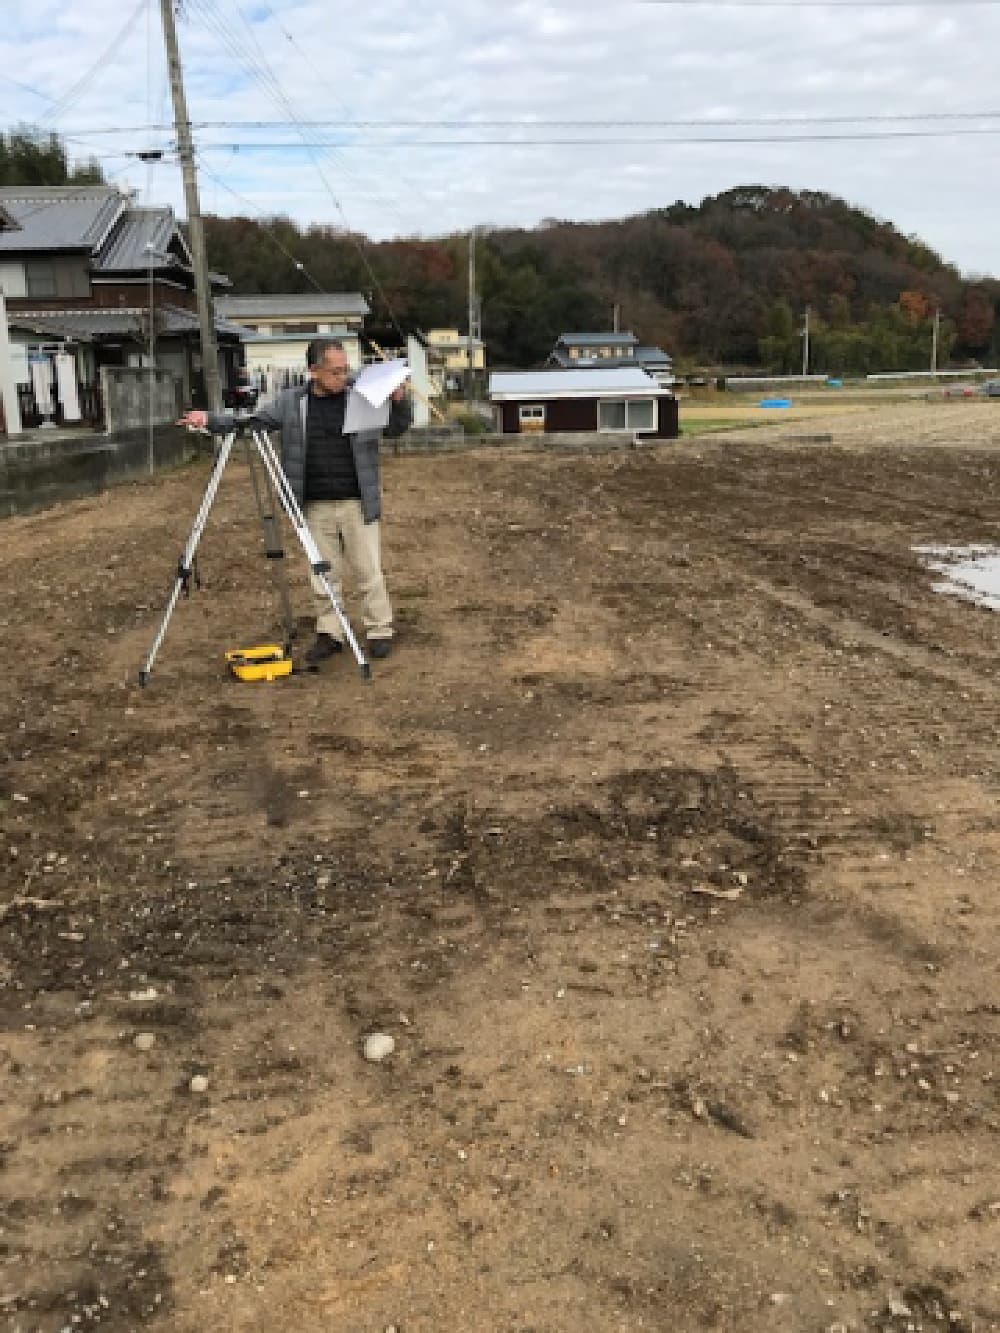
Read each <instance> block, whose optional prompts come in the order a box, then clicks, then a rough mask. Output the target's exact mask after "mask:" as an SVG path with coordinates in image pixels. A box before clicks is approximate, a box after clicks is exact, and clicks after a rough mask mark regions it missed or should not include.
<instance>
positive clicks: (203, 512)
mask: <svg viewBox="0 0 1000 1333" xmlns="http://www.w3.org/2000/svg"><path fill="white" fill-rule="evenodd" d="M238 439H242V440H244V441H245V442H246V444H247V461H248V463H249V465H250V478H251V481H252V482H253V488H254V495H255V497H256V500H257V509H258V512H259V514H260V517H261V522H262V523H263V525H264V540H265V545H266V547H267V557H268V559H269V560H280V559H282V558H283V557H284V554H285V553H284V550H283V549H282V547H281V534H280V530H279V527H278V522H277V519H276V517H275V515H274V514H273V512H269V511H268V509H267V508H266V507H265V504H264V497H263V496H262V494H261V490H260V487H259V485H258V482H257V476H256V473H255V472H254V465H253V451H252V450H253V449H256V451H257V454H258V456H259V457H260V461H261V462H262V463H263V465H264V473H265V478H266V489H267V493H268V497H269V499H270V500H271V501H272V504H271V510H272V511H273V508H274V506H273V499H274V496H275V495H277V498H278V500H279V502H280V504H281V507H282V509H284V511H285V513H286V514H287V515H288V519H289V522H290V523H291V525H292V527H293V528H294V529H295V535H296V537H298V539H299V542H300V543H301V546H302V549H303V551H304V552H305V555H306V559H307V560H308V561H309V568H310V570H311V571H312V573H313V574H314V575H315V577H316V580H317V582H318V583H319V584H320V586H321V587H322V589H323V592H324V593H326V595H327V597H328V598H329V599H330V606H331V607H332V608H333V612H334V614H335V615H336V617H337V619H338V621H339V622H340V627H341V629H342V630H343V632H344V638H345V639H346V641H347V643H348V645H349V646H350V649H351V651H352V652H353V654H354V657H355V660H356V661H357V664H358V666H359V667H360V668H361V674H362V675H363V676H364V677H365V679H366V680H368V679H370V678H371V674H372V669H371V664H370V663H369V662H368V660H367V658H366V657H365V655H364V653H363V652H362V651H361V648H360V646H359V644H358V641H357V639H356V638H355V636H354V632H353V630H352V629H351V625H350V622H349V620H348V619H347V615H346V614H345V612H344V608H343V606H342V605H341V603H340V600H339V599H338V598H337V596H336V594H335V593H334V591H333V589H332V588H331V587H330V582H329V580H328V579H327V574H328V573H329V571H330V562H329V561H328V560H324V559H323V557H322V555H321V554H320V551H319V547H318V546H317V545H316V542H315V540H314V538H313V535H312V533H311V532H310V531H309V528H308V526H307V524H306V520H305V515H304V514H303V513H302V507H301V505H300V504H299V502H298V500H297V499H296V498H295V492H294V491H293V490H292V487H291V483H290V482H289V480H288V478H287V477H286V476H285V473H284V470H283V468H282V466H281V460H280V459H279V458H278V453H277V450H276V449H275V447H274V445H273V444H272V443H271V440H270V437H269V436H268V434H267V432H266V431H264V430H261V429H260V428H259V427H257V426H255V425H254V418H253V416H252V415H240V414H237V416H236V420H235V423H234V426H233V429H232V430H231V431H230V432H229V434H228V435H227V436H226V437H225V439H224V440H223V442H222V444H221V446H220V447H219V450H218V453H217V454H216V456H215V462H214V463H213V465H212V472H211V475H210V476H209V479H208V485H207V486H206V488H205V494H204V496H203V497H202V501H201V506H200V508H199V509H198V513H197V515H196V516H195V520H194V526H193V527H192V528H191V535H190V536H189V537H188V539H187V545H186V546H185V547H184V551H183V553H182V554H181V557H180V559H179V561H178V562H177V578H176V579H175V581H174V586H173V590H172V592H171V594H170V600H169V601H168V602H167V609H166V611H165V612H164V616H163V620H162V621H161V622H160V628H159V629H158V630H157V633H156V638H155V639H154V640H153V646H152V647H151V648H150V650H149V655H148V656H147V658H146V661H145V664H144V665H143V667H142V669H141V671H140V672H139V684H140V685H145V684H146V683H147V681H148V680H149V677H150V675H151V673H152V670H153V663H154V662H155V661H156V655H157V653H158V652H159V651H160V645H161V644H162V643H163V640H164V638H165V636H166V633H167V626H168V625H169V624H170V617H171V616H172V615H173V613H174V608H175V607H176V605H177V602H178V600H179V598H180V596H181V594H182V593H183V594H184V596H185V597H187V596H190V592H191V580H192V577H193V578H194V580H195V583H196V585H197V584H198V575H197V567H196V564H195V552H196V551H197V549H198V542H199V541H200V540H201V534H202V532H203V531H204V530H205V524H206V523H207V522H208V515H209V512H210V510H211V508H212V504H213V503H214V501H215V495H216V492H217V491H218V489H219V483H220V481H221V480H222V474H223V472H224V471H225V470H226V464H227V463H228V461H229V455H230V454H231V453H232V450H233V446H234V444H235V443H236V441H237V440H238ZM251 446H252V448H251ZM277 577H278V581H279V588H280V592H281V598H282V606H283V610H284V615H285V624H286V632H287V633H288V635H289V637H291V635H292V633H293V632H294V622H293V618H292V609H291V602H290V600H289V597H288V587H287V584H286V583H285V581H284V575H283V574H280V573H279V574H278V575H277Z"/></svg>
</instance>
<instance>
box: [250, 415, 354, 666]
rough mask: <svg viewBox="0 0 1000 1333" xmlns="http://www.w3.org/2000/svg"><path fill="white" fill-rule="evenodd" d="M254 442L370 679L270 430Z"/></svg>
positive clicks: (255, 435)
mask: <svg viewBox="0 0 1000 1333" xmlns="http://www.w3.org/2000/svg"><path fill="white" fill-rule="evenodd" d="M253 441H254V444H255V445H256V446H257V452H258V453H259V454H260V458H261V462H262V463H263V464H264V467H265V469H266V470H267V475H268V477H269V479H270V481H271V485H272V486H273V487H274V489H275V491H277V494H278V499H279V500H280V501H281V507H282V508H283V509H284V511H285V513H286V514H287V515H288V519H289V522H290V523H291V525H292V527H293V528H294V529H295V535H296V537H298V539H299V542H300V544H301V546H302V549H303V551H305V554H306V559H307V560H308V561H309V567H310V569H311V570H312V572H313V574H314V575H315V577H316V580H317V582H318V583H319V584H320V586H321V587H322V589H323V591H324V592H325V593H326V595H327V597H328V598H329V599H330V606H331V607H332V608H333V613H334V615H335V616H336V617H337V620H338V621H339V622H340V628H341V629H342V630H343V632H344V638H345V639H346V640H347V642H348V644H349V646H350V649H351V652H352V653H353V654H354V657H355V660H356V661H357V664H358V666H359V667H360V668H361V674H362V675H363V676H365V678H366V679H367V678H370V676H371V674H372V669H371V664H370V663H369V661H368V659H367V658H366V657H365V655H364V653H363V652H362V651H361V648H360V646H359V644H358V641H357V639H356V638H355V637H354V631H353V630H352V629H351V623H350V621H349V620H348V619H347V615H346V614H345V612H344V608H343V606H342V605H341V604H340V601H339V599H338V598H337V596H336V594H335V593H334V591H333V589H332V588H331V587H330V581H329V579H328V578H327V577H326V576H327V574H328V573H329V570H330V564H329V561H327V560H324V559H323V556H322V554H321V553H320V550H319V547H318V546H317V545H316V542H315V540H314V538H313V535H312V533H311V532H310V531H309V527H308V524H307V523H306V520H305V515H304V514H303V512H302V507H301V505H300V504H299V502H298V500H297V499H296V498H295V492H294V491H293V490H292V487H291V484H290V483H289V480H288V478H287V477H286V476H285V473H284V470H283V469H282V466H281V462H280V460H279V458H278V454H277V451H276V450H275V447H274V445H273V444H272V443H271V441H270V438H269V437H268V435H267V432H266V431H262V430H254V431H253Z"/></svg>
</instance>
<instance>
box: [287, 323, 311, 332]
mask: <svg viewBox="0 0 1000 1333" xmlns="http://www.w3.org/2000/svg"><path fill="white" fill-rule="evenodd" d="M318 329H319V325H318V324H315V323H313V324H286V325H285V326H284V329H283V330H281V331H282V332H284V333H316V332H317V331H318Z"/></svg>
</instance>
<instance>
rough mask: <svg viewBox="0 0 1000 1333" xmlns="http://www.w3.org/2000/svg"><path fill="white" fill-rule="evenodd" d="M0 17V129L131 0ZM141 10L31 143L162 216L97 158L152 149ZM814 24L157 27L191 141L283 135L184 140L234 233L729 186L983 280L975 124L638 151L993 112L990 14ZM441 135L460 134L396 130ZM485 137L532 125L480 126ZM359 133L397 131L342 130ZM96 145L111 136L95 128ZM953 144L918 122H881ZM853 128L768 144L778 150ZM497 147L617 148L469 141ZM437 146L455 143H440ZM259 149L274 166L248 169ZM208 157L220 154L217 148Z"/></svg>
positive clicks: (475, 4) (622, 21)
mask: <svg viewBox="0 0 1000 1333" xmlns="http://www.w3.org/2000/svg"><path fill="white" fill-rule="evenodd" d="M4 8H5V11H6V10H7V9H8V8H12V9H13V11H14V13H13V15H12V16H11V17H10V18H8V15H7V14H6V12H5V28H4V31H3V34H2V35H0V70H2V71H4V74H2V75H0V124H6V125H13V124H15V123H17V122H18V121H34V120H38V119H39V118H40V116H41V115H42V113H44V112H45V111H46V109H47V108H49V107H51V106H52V104H53V103H54V102H58V101H59V99H61V98H63V97H64V96H65V95H66V93H67V92H68V91H69V90H71V89H73V88H74V86H75V85H77V84H78V83H79V82H80V80H81V79H82V77H83V75H84V74H86V73H87V72H88V70H90V69H91V66H93V65H95V62H97V61H98V58H99V57H100V55H101V54H102V52H103V51H105V50H106V49H107V48H108V46H109V43H112V42H113V40H114V39H115V37H116V34H119V33H120V32H121V31H122V29H123V27H124V25H125V24H126V20H128V19H129V17H130V16H131V15H132V14H133V13H135V12H136V4H135V3H134V2H133V0H88V3H87V4H86V5H77V6H67V5H65V4H64V3H63V0H58V3H57V2H56V0H35V2H34V3H33V4H32V5H31V6H30V7H29V6H27V5H14V6H9V5H8V6H4ZM156 10H157V7H156V5H155V4H154V5H151V6H149V7H148V14H147V12H146V11H145V10H143V11H142V12H140V13H139V14H138V17H137V18H136V20H135V22H133V23H132V25H131V27H130V29H129V31H128V33H127V35H125V36H123V37H122V38H121V40H120V41H118V42H115V43H114V46H113V49H112V50H111V52H110V53H109V55H108V58H107V60H106V61H105V62H104V63H103V64H102V65H101V66H100V67H98V68H95V69H94V70H93V72H92V74H91V77H90V78H89V79H88V80H87V81H86V82H85V83H84V84H83V86H82V87H81V88H79V89H78V92H77V95H76V97H75V100H74V102H73V104H72V105H71V106H69V107H68V108H67V109H66V110H65V112H64V113H63V114H62V115H61V116H59V117H57V118H56V119H55V121H54V122H52V123H53V124H54V127H55V128H57V129H59V130H60V131H63V132H64V133H66V134H67V135H68V136H70V139H71V148H72V150H73V151H74V152H76V153H79V154H80V155H84V154H85V153H86V152H88V151H95V152H97V153H99V154H100V155H101V156H102V157H105V156H106V159H107V160H106V161H105V167H106V169H107V170H108V171H109V173H116V174H115V177H114V178H115V179H116V180H118V181H121V182H126V183H128V184H130V185H131V186H133V187H135V188H136V189H138V190H139V191H140V193H141V194H142V195H143V196H144V197H145V196H146V195H147V194H148V196H149V197H150V198H151V199H154V200H157V201H167V202H170V203H172V204H173V205H174V206H175V207H176V208H177V209H178V211H182V210H183V194H182V190H181V184H180V176H179V171H178V169H177V167H176V165H174V164H171V165H162V166H157V167H155V168H148V167H146V166H143V165H141V164H139V163H138V162H137V161H136V160H135V159H134V158H128V157H122V156H114V154H120V153H122V152H129V151H132V152H134V151H136V150H137V149H140V148H144V147H146V146H147V145H148V144H149V143H150V142H153V143H156V144H159V145H164V146H165V145H166V144H168V143H169V142H171V141H172V138H173V136H172V133H171V132H170V131H169V130H164V131H162V132H160V133H158V134H153V135H150V134H148V133H146V132H144V131H141V130H139V128H138V127H139V126H141V125H144V124H146V123H147V121H149V120H153V121H154V122H160V123H167V124H169V122H170V120H171V109H170V99H169V94H168V90H167V82H166V75H165V64H164V60H163V54H162V35H161V33H160V31H159V23H158V17H157V14H156ZM836 10H837V6H836V2H835V0H831V3H830V4H828V5H826V6H807V7H803V8H801V9H795V8H792V7H789V6H783V7H767V6H763V5H761V6H750V5H745V6H742V7H740V6H722V5H713V4H709V3H705V4H702V5H697V6H696V5H688V6H682V5H656V4H643V3H638V2H637V0H618V3H616V4H614V5H608V4H607V3H606V0H575V2H574V0H565V2H564V3H555V2H554V0H515V3H508V4H506V5H503V6H501V5H499V4H497V3H492V2H491V3H486V0H462V3H458V0H438V3H437V4H436V5H434V6H426V7H419V8H417V7H414V6H412V5H411V4H410V3H409V0H382V2H381V3H380V4H379V5H378V6H375V7H373V8H371V9H368V10H362V9H361V8H360V7H355V9H354V10H353V11H352V10H351V9H350V8H348V7H346V6H331V5H330V4H329V3H328V0H185V4H184V5H183V7H182V17H181V18H180V20H179V29H180V34H181V43H182V50H183V56H184V64H185V75H186V83H187V89H188V101H189V104H190V111H191V115H192V118H193V120H194V121H195V122H196V123H204V122H225V121H228V122H231V121H247V120H258V121H277V122H284V128H282V127H281V126H280V125H276V126H274V127H269V128H262V129H260V130H252V129H249V128H246V127H233V128H225V127H220V128H204V129H199V130H198V132H197V137H198V144H199V151H200V154H201V160H202V162H203V164H204V167H205V168H206V170H205V172H204V173H203V174H202V177H201V185H202V194H203V199H204V205H205V207H206V208H210V209H212V210H214V211H219V212H238V211H252V210H250V209H249V208H246V207H245V206H244V205H243V204H241V202H240V201H239V200H237V199H235V198H234V197H233V196H232V194H230V193H229V192H228V190H234V191H236V192H237V193H238V194H240V195H244V196H246V197H247V198H249V199H251V200H252V201H253V203H254V204H255V205H256V206H257V208H258V209H260V211H261V212H264V213H274V212H285V213H288V214H290V215H291V216H293V217H295V218H296V219H297V220H298V221H300V222H303V223H309V222H320V223H326V224H331V225H343V224H344V222H345V219H346V221H347V222H348V223H349V224H350V225H351V226H352V227H354V228H356V229H357V230H360V231H364V232H367V233H368V234H369V235H372V236H376V237H384V236H388V235H398V234H421V235H433V234H438V233H443V232H448V231H454V230H460V229H465V228H467V227H469V226H470V225H472V224H474V223H480V222H493V223H512V224H516V223H523V224H528V225H530V224H532V223H535V222H537V221H539V220H540V219H542V218H544V217H547V216H556V217H563V218H574V217H576V218H581V219H584V218H598V217H615V216H621V215H623V214H626V213H629V212H637V211H641V210H643V209H646V208H654V207H659V206H663V205H666V204H668V203H672V202H673V201H674V200H675V199H678V198H683V199H687V200H688V201H690V202H692V203H696V202H698V200H699V199H700V198H701V197H703V196H704V195H706V194H714V193H718V192H719V191H721V190H725V189H729V188H731V187H732V186H734V185H737V184H742V183H747V182H754V183H765V184H774V185H778V184H782V185H788V186H791V187H792V188H808V189H821V190H827V191H829V192H831V193H833V194H839V195H842V196H843V197H844V198H846V199H847V200H848V201H850V202H851V203H855V204H857V205H859V206H861V207H864V208H867V209H869V210H870V211H871V212H873V213H875V214H877V215H878V216H880V217H885V218H888V219H889V220H890V221H892V222H894V223H895V224H896V225H897V226H898V227H899V228H900V229H901V230H902V231H904V232H907V233H911V234H916V235H918V236H920V237H921V238H922V239H924V240H926V241H927V242H928V243H929V244H931V245H932V246H934V247H935V248H936V249H938V250H940V251H941V252H942V253H943V255H944V257H945V258H946V259H949V260H951V261H952V262H954V263H956V264H958V265H959V266H960V267H961V268H963V269H966V270H974V271H977V272H983V271H992V272H998V271H1000V242H998V241H997V239H996V229H995V217H996V214H997V211H998V208H997V205H998V203H1000V198H998V195H1000V177H998V173H996V172H995V171H994V170H993V169H992V162H993V160H994V158H995V155H996V144H997V139H998V138H1000V119H993V120H988V119H987V120H983V121H982V122H979V127H981V128H984V129H989V130H993V129H994V128H995V129H996V131H997V133H989V134H982V135H963V136H960V135H952V136H950V137H924V138H916V137H914V138H893V139H888V138H883V139H870V140H868V141H862V140H854V141H835V140H827V141H823V140H813V141H811V142H787V143H783V144H774V143H762V142H749V143H742V144H738V143H722V142H717V143H704V142H702V143H691V142H688V143H662V142H654V140H661V139H669V138H671V137H678V138H682V139H683V138H687V139H691V138H693V137H700V138H706V137H708V136H709V134H710V133H711V132H712V131H711V130H710V129H709V127H708V124H707V123H708V122H714V124H715V125H716V127H717V129H716V131H715V132H716V133H717V134H718V135H719V136H722V137H725V138H730V137H736V136H738V135H740V134H743V135H748V136H753V137H757V138H759V137H761V136H763V135H766V134H768V133H771V134H777V133H779V132H780V131H779V127H777V126H771V127H767V126H766V125H761V124H759V123H758V124H746V125H745V128H743V129H740V128H739V126H738V125H734V124H725V123H724V122H727V121H730V122H740V121H742V122H750V121H757V122H759V121H761V120H763V119H767V118H771V119H774V118H791V119H794V118H803V117H810V116H812V117H847V116H854V117H865V116H867V117H877V116H885V115H895V116H916V115H928V114H930V115H934V114H937V115H940V114H942V113H949V112H951V113H958V112H981V111H986V110H989V108H990V107H991V106H993V105H994V85H995V75H994V65H995V52H996V50H997V49H998V46H1000V6H997V7H996V8H994V7H993V6H963V5H962V4H961V3H960V2H959V0H955V3H953V4H951V5H949V6H948V7H944V6H942V7H933V6H929V5H926V4H924V5H904V6H895V7H893V8H888V7H885V8H875V7H873V8H871V9H866V8H860V7H857V6H851V7H849V8H848V7H843V8H842V12H840V13H838V12H836ZM11 80H14V81H11ZM275 81H276V84H277V87H275ZM29 89H33V90H35V91H34V92H32V91H29ZM38 94H43V95H44V96H39V95H38ZM46 99H49V100H46ZM289 109H291V113H292V115H294V116H295V117H297V118H299V119H300V120H301V121H313V120H323V121H332V120H334V121H338V120H339V121H340V122H342V123H341V124H340V125H326V126H322V127H315V128H308V129H306V130H305V131H304V133H305V135H306V137H307V138H308V139H309V140H310V142H314V143H316V144H321V145H336V146H329V147H318V148H316V149H315V150H313V151H314V152H315V153H316V156H317V158H318V160H319V161H320V162H321V164H322V171H323V175H325V176H326V178H327V180H328V181H329V184H330V190H328V189H327V187H326V185H325V184H324V182H323V180H322V179H321V178H320V175H319V173H318V172H317V171H316V170H315V169H314V167H313V166H312V164H311V161H310V157H309V155H308V154H307V153H305V152H304V151H303V150H302V149H301V147H298V148H296V147H293V146H292V145H293V144H294V143H296V142H297V136H296V133H295V130H294V128H293V127H292V126H291V125H289V124H288V123H287V121H288V115H289ZM442 120H452V121H456V122H462V123H465V124H466V128H465V129H455V130H451V129H447V128H444V127H431V126H420V125H416V124H414V122H428V121H442ZM491 120H492V121H516V122H521V123H523V124H524V125H525V126H529V125H530V124H531V123H532V122H534V124H535V128H534V129H528V128H525V129H522V130H505V129H503V128H500V127H498V126H489V125H484V124H482V122H484V121H491ZM554 120H561V121H580V120H589V121H593V120H606V121H619V122H629V121H631V122H638V121H649V120H674V121H678V120H691V121H698V122H705V124H703V125H702V126H701V127H700V128H696V127H688V128H686V129H685V128H677V129H670V128H667V127H664V128H661V129H650V130H645V131H644V130H642V129H640V128H636V127H630V126H629V125H627V124H619V125H618V126H614V127H609V128H607V129H606V130H596V129H587V130H583V129H581V130H577V131H574V130H572V129H568V128H566V127H556V126H550V125H545V124H539V122H546V121H554ZM363 121H378V122H390V123H392V124H395V125H396V126H397V128H396V129H395V130H394V131H392V130H384V131H377V130H374V129H370V128H365V127H363V126H359V125H357V122H363ZM469 122H472V123H471V124H469ZM43 123H48V122H45V121H44V119H43ZM876 125H877V122H873V123H871V124H870V125H868V126H867V128H868V129H869V130H870V129H873V128H875V127H876ZM120 127H124V128H126V130H127V129H128V127H135V128H133V129H132V130H131V131H130V132H125V133H109V132H108V131H110V130H112V129H117V128H120ZM976 127H977V124H976V122H962V121H955V122H948V121H934V120H926V121H919V122H918V121H913V122H907V121H900V122H897V123H896V124H895V125H894V126H891V127H890V126H885V128H894V129H896V130H897V131H899V130H910V131H918V130H921V129H937V130H944V129H954V128H966V129H973V128H976ZM865 128H866V126H865V125H864V124H863V123H855V124H851V125H843V126H837V125H832V124H828V125H822V124H816V125H805V124H790V125H789V126H788V127H787V132H788V133H789V134H795V135H798V136H802V135H804V134H809V133H813V134H817V135H831V134H834V133H836V132H838V131H841V132H848V131H854V132H857V133H860V132H862V131H864V130H865ZM505 137H506V138H511V139H516V138H524V137H534V138H539V139H547V140H553V141H555V140H563V139H572V138H574V137H578V138H585V139H599V138H602V137H604V138H606V139H613V140H627V139H632V140H635V141H636V142H603V143H599V144H587V145H585V146H584V145H580V146H572V145H568V144H565V143H558V142H552V143H549V144H539V145H531V146H527V145H524V144H520V145H514V146H512V145H508V146H504V145H501V144H496V143H490V142H484V141H488V140H493V139H503V138H505ZM445 140H458V141H464V146H462V143H461V142H458V143H455V144H454V145H453V146H443V145H442V142H441V141H445ZM280 142H285V143H287V144H288V145H289V146H287V147H285V148H270V149H264V148H261V147H259V145H261V144H271V145H274V144H277V143H280ZM233 143H237V144H238V145H239V149H238V151H234V150H233V149H232V148H231V147H228V146H225V145H230V144H233ZM255 145H258V146H256V147H255ZM209 173H211V174H209ZM219 182H223V184H220V183H219ZM226 187H228V190H227V188H226ZM331 193H332V196H333V197H331ZM334 199H336V201H337V202H336V203H335V202H334Z"/></svg>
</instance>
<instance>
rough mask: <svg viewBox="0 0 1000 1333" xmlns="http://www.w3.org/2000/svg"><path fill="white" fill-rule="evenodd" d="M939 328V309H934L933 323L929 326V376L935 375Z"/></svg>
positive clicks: (936, 307)
mask: <svg viewBox="0 0 1000 1333" xmlns="http://www.w3.org/2000/svg"><path fill="white" fill-rule="evenodd" d="M940 328H941V307H940V306H935V307H934V323H933V324H932V326H931V374H932V375H936V374H937V362H938V337H939V336H940Z"/></svg>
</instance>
